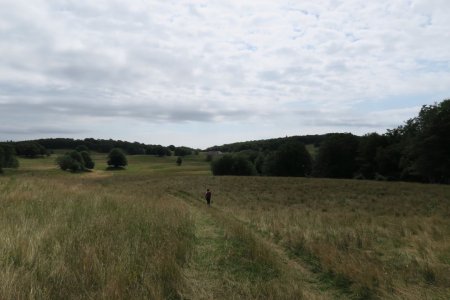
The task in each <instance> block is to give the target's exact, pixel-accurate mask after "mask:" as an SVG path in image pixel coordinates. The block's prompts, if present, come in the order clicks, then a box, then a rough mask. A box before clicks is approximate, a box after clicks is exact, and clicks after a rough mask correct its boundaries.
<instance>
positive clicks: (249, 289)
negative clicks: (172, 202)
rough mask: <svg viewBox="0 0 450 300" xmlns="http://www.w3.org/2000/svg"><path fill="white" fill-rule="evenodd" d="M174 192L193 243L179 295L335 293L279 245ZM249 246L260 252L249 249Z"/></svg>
mask: <svg viewBox="0 0 450 300" xmlns="http://www.w3.org/2000/svg"><path fill="white" fill-rule="evenodd" d="M174 197H176V198H178V199H180V200H181V199H182V201H185V202H186V203H188V204H189V206H190V209H191V214H192V216H193V218H194V223H195V228H196V229H195V236H196V245H195V247H194V251H193V254H192V257H191V260H190V262H189V264H188V265H187V267H186V268H185V269H184V276H185V279H186V282H187V286H188V288H187V290H186V291H184V293H183V297H184V298H185V299H242V298H246V299H248V298H253V299H337V298H339V296H338V295H339V293H338V292H337V291H335V290H331V289H330V287H329V286H326V287H325V286H324V285H323V284H322V283H321V282H320V281H319V280H318V279H317V276H316V275H315V274H314V273H312V272H311V271H310V270H308V268H307V267H305V266H303V265H302V263H301V262H299V261H298V260H297V259H292V258H290V257H289V256H288V254H287V253H286V252H285V251H284V250H283V248H282V247H280V246H278V245H276V244H274V243H272V242H270V241H268V240H266V239H264V238H263V237H262V236H260V235H256V234H254V233H253V232H250V229H248V228H246V226H245V224H243V223H242V222H240V221H239V220H237V219H236V218H234V217H233V216H231V215H228V214H226V213H225V212H223V211H221V210H220V209H217V208H215V207H207V206H206V204H204V203H202V202H200V201H198V200H194V199H192V198H191V197H189V196H188V195H186V194H184V193H180V194H177V195H174ZM233 252H236V253H233ZM255 252H257V253H261V255H263V256H265V258H262V259H261V257H258V255H255V254H253V255H249V253H255ZM266 259H267V261H266ZM261 265H262V267H261Z"/></svg>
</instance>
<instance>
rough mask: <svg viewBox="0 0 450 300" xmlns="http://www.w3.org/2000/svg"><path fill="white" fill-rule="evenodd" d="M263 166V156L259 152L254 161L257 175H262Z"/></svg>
mask: <svg viewBox="0 0 450 300" xmlns="http://www.w3.org/2000/svg"><path fill="white" fill-rule="evenodd" d="M263 165H264V154H263V153H261V152H260V153H259V154H258V156H257V157H256V159H255V168H256V172H258V173H259V174H263Z"/></svg>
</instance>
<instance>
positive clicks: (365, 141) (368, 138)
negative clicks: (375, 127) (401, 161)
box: [356, 133, 387, 179]
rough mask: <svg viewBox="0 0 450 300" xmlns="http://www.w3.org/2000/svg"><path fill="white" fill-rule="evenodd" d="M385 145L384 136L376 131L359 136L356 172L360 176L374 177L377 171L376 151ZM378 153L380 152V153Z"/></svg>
mask: <svg viewBox="0 0 450 300" xmlns="http://www.w3.org/2000/svg"><path fill="white" fill-rule="evenodd" d="M386 146H387V140H386V137H385V136H382V135H379V134H378V133H370V134H366V135H364V136H362V137H361V138H360V141H359V145H358V152H357V157H356V161H357V163H358V172H359V174H360V175H362V177H364V178H366V179H373V178H375V174H376V173H377V171H378V165H377V160H376V158H377V151H378V150H379V149H380V148H382V147H386ZM380 152H382V151H380ZM380 155H382V154H381V153H380Z"/></svg>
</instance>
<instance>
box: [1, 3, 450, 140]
mask: <svg viewBox="0 0 450 300" xmlns="http://www.w3.org/2000/svg"><path fill="white" fill-rule="evenodd" d="M447 98H450V1H448V0H386V1H385V0H377V1H358V0H342V1H339V0H322V1H318V0H314V1H313V0H311V1H299V0H297V1H283V0H273V1H261V0H254V1H245V0H240V1H237V0H233V1H227V0H217V1H216V0H208V1H143V0H141V1H138V0H128V1H123V0H122V1H118V0H117V1H115V0H90V1H82V0H66V1H63V0H52V1H50V0H48V1H41V0H33V1H30V0H0V140H7V139H8V140H9V139H13V140H23V139H34V138H43V137H72V138H86V137H94V138H112V139H122V140H128V141H139V142H144V143H149V144H162V145H169V144H175V145H186V146H192V147H199V148H204V147H207V146H212V145H218V144H224V143H229V142H236V141H245V140H252V139H262V138H272V137H281V136H286V135H288V136H291V135H304V134H316V133H327V132H352V133H355V134H364V133H368V132H374V131H376V132H380V133H383V132H385V130H386V129H387V128H393V127H396V126H398V125H401V124H402V123H403V122H404V121H405V120H407V119H408V118H411V117H413V116H415V115H416V114H417V113H418V111H419V109H420V107H421V105H423V104H432V103H434V102H436V101H441V100H444V99H447Z"/></svg>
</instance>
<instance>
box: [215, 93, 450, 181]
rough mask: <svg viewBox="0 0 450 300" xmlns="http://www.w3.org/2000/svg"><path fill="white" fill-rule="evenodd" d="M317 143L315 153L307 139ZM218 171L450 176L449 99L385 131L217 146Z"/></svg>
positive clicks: (415, 178)
mask: <svg viewBox="0 0 450 300" xmlns="http://www.w3.org/2000/svg"><path fill="white" fill-rule="evenodd" d="M311 144H312V145H314V147H315V150H316V151H314V152H315V153H314V154H313V155H312V154H311V153H310V152H308V151H306V148H305V145H311ZM207 150H208V151H210V153H217V152H219V151H220V152H226V154H225V155H216V157H215V159H213V160H212V162H211V168H212V171H213V173H214V174H215V175H257V174H259V175H268V176H314V177H327V178H358V179H377V180H404V181H419V182H431V183H449V182H450V100H444V101H442V102H440V103H436V104H434V105H424V106H422V109H421V110H420V112H419V115H418V116H417V117H414V118H411V119H409V120H407V121H406V122H405V124H404V125H401V126H398V127H397V128H394V129H390V130H387V132H386V133H384V134H378V133H368V134H366V135H364V136H355V135H353V134H351V133H330V134H326V135H309V136H294V137H286V138H278V139H270V140H259V141H249V142H242V143H234V144H227V145H223V146H214V147H211V148H208V149H207Z"/></svg>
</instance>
